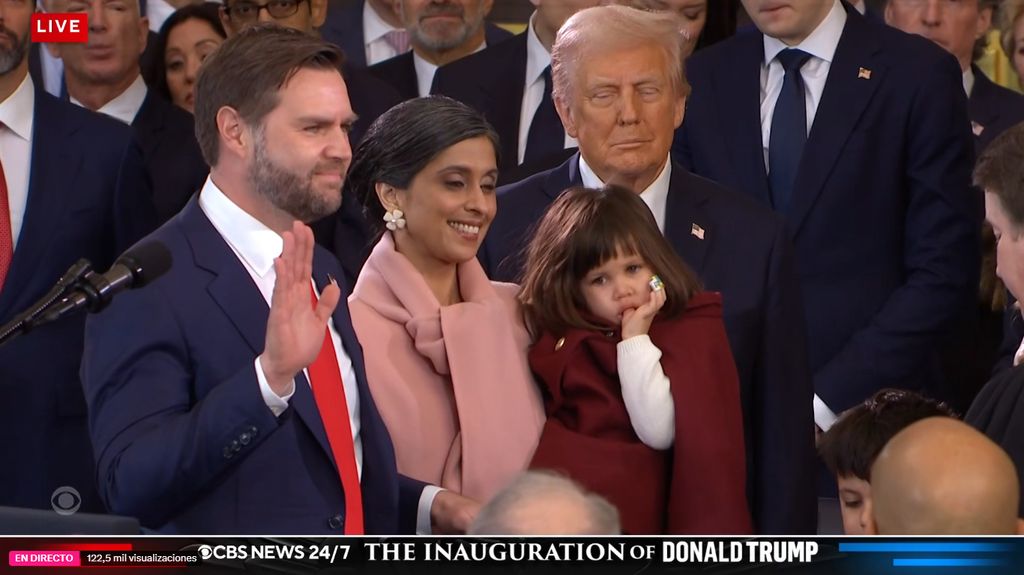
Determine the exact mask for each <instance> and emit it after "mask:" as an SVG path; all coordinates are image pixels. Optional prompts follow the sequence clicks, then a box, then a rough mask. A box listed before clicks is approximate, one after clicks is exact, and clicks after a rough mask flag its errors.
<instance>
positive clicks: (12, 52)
mask: <svg viewBox="0 0 1024 575" xmlns="http://www.w3.org/2000/svg"><path fill="white" fill-rule="evenodd" d="M0 35H3V36H7V38H8V39H9V40H10V41H11V48H0V75H2V74H6V73H8V72H10V71H11V70H13V69H15V68H17V67H18V64H21V61H22V60H24V59H25V51H26V50H27V48H28V35H26V36H25V38H24V40H22V41H21V42H19V41H18V36H17V35H16V34H15V33H14V32H11V31H10V30H9V29H7V27H2V28H0Z"/></svg>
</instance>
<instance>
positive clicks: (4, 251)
mask: <svg viewBox="0 0 1024 575" xmlns="http://www.w3.org/2000/svg"><path fill="white" fill-rule="evenodd" d="M12 259H14V232H13V230H11V205H10V203H9V202H8V201H7V176H6V175H4V164H3V162H0V292H2V291H3V289H4V280H6V279H7V272H8V271H9V270H10V269H11V260H12Z"/></svg>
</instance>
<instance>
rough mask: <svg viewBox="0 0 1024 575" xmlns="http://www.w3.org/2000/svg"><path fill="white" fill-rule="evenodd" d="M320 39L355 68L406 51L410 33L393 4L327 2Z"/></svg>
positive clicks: (385, 1) (347, 0)
mask: <svg viewBox="0 0 1024 575" xmlns="http://www.w3.org/2000/svg"><path fill="white" fill-rule="evenodd" d="M320 35H321V37H323V39H324V40H327V41H328V42H331V43H332V44H335V45H336V46H338V47H339V48H341V50H342V51H343V52H344V53H345V61H346V62H348V64H349V65H350V66H352V67H355V68H365V67H366V66H373V65H374V64H377V63H379V62H383V61H384V60H387V59H390V58H394V57H395V56H398V55H400V54H404V53H406V52H408V51H409V33H408V32H407V31H406V30H405V28H403V24H402V19H401V17H400V16H399V14H398V10H397V9H396V8H395V3H394V2H393V1H392V0H329V2H328V3H327V19H326V20H324V25H323V27H322V28H320Z"/></svg>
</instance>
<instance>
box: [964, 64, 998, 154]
mask: <svg viewBox="0 0 1024 575" xmlns="http://www.w3.org/2000/svg"><path fill="white" fill-rule="evenodd" d="M972 69H973V72H974V88H973V89H972V90H971V97H970V98H968V100H967V108H968V110H969V112H970V116H971V122H972V123H973V124H975V125H976V126H972V128H974V131H975V137H977V136H980V135H981V132H980V131H979V128H980V129H981V130H984V129H985V128H986V127H988V126H992V125H995V124H996V122H997V121H998V120H999V107H998V106H996V105H994V103H993V101H992V96H993V92H995V86H994V85H993V84H992V81H991V80H989V79H988V76H986V75H985V73H984V72H982V71H981V69H979V68H978V67H977V66H972Z"/></svg>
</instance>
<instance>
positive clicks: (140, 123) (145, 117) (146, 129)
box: [132, 90, 164, 158]
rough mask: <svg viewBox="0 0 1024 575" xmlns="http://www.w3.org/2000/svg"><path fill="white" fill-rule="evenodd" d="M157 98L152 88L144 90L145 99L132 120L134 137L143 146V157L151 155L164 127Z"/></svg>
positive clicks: (157, 144)
mask: <svg viewBox="0 0 1024 575" xmlns="http://www.w3.org/2000/svg"><path fill="white" fill-rule="evenodd" d="M157 98H158V96H157V95H156V94H155V93H154V92H153V91H152V90H146V99H145V100H143V101H142V107H140V108H139V112H138V113H137V114H135V118H134V120H133V121H132V129H134V130H135V131H136V134H137V136H136V139H137V140H138V142H139V144H140V145H141V146H143V148H142V157H143V158H151V157H153V155H154V153H155V150H156V148H157V146H159V144H160V141H161V137H160V132H162V131H163V129H164V114H163V110H162V109H161V106H160V102H159V101H157Z"/></svg>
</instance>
